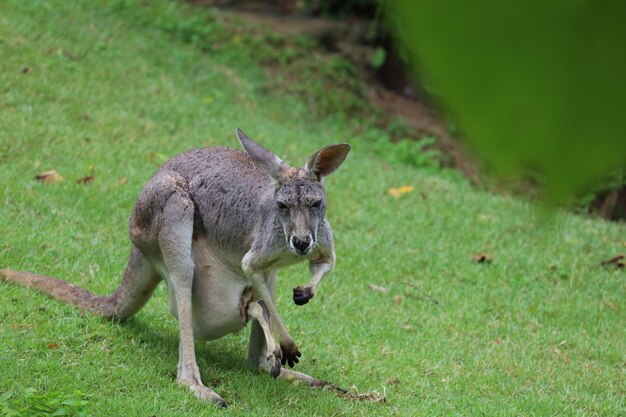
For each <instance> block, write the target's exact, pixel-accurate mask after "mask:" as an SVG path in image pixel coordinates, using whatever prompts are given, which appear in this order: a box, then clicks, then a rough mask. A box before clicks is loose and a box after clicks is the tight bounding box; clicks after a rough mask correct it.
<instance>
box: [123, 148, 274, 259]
mask: <svg viewBox="0 0 626 417" xmlns="http://www.w3.org/2000/svg"><path fill="white" fill-rule="evenodd" d="M172 174H173V175H176V176H177V177H179V178H180V180H181V182H182V184H181V186H183V187H185V188H186V189H187V190H188V192H189V195H190V196H191V199H192V201H193V205H194V207H193V209H194V234H195V235H197V236H202V237H203V238H205V239H208V240H209V241H210V243H212V244H213V245H215V246H216V247H217V248H218V249H220V250H222V251H224V250H226V251H229V252H231V253H233V254H237V255H243V254H245V253H246V252H247V251H248V249H249V248H250V244H251V241H252V236H251V235H252V233H253V232H254V231H255V228H256V227H257V223H258V222H259V220H260V219H263V218H265V217H267V216H266V215H265V214H264V210H265V207H266V201H267V200H268V199H270V198H272V196H273V192H274V186H273V184H272V181H271V178H270V177H269V176H268V175H267V173H266V172H265V171H263V170H262V169H261V168H259V167H258V165H257V164H255V163H254V160H253V159H252V158H251V157H250V155H248V154H247V153H245V152H242V151H239V150H235V149H231V148H228V147H208V148H201V149H193V150H190V151H187V152H185V153H182V154H180V155H178V156H176V157H174V158H173V159H171V160H170V161H168V162H167V163H165V164H164V165H163V166H162V167H161V168H160V169H159V170H158V171H157V172H156V173H155V175H154V176H153V178H152V179H151V180H150V181H149V182H148V184H146V186H145V187H144V189H143V191H142V192H141V193H140V195H139V198H138V202H137V206H136V209H135V213H134V214H135V215H137V216H138V217H143V215H145V214H147V215H148V216H152V214H151V211H150V210H146V209H145V203H144V202H143V200H144V198H143V195H146V196H149V195H150V196H152V198H154V188H155V187H158V182H159V180H160V179H161V177H163V176H166V175H172ZM166 198H167V195H165V196H163V199H166ZM146 221H148V219H146Z"/></svg>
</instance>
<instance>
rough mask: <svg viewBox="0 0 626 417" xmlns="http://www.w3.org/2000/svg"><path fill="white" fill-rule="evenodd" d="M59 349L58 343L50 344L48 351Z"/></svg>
mask: <svg viewBox="0 0 626 417" xmlns="http://www.w3.org/2000/svg"><path fill="white" fill-rule="evenodd" d="M58 347H59V345H57V344H56V343H48V349H56V348H58Z"/></svg>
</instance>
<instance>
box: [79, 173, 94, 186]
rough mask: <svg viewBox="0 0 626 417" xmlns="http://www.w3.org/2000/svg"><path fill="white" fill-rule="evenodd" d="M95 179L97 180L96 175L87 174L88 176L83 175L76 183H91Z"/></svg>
mask: <svg viewBox="0 0 626 417" xmlns="http://www.w3.org/2000/svg"><path fill="white" fill-rule="evenodd" d="M95 180H96V177H94V176H93V175H87V176H84V177H82V178H81V179H79V180H78V181H76V184H83V185H85V184H91V183H92V182H94V181H95Z"/></svg>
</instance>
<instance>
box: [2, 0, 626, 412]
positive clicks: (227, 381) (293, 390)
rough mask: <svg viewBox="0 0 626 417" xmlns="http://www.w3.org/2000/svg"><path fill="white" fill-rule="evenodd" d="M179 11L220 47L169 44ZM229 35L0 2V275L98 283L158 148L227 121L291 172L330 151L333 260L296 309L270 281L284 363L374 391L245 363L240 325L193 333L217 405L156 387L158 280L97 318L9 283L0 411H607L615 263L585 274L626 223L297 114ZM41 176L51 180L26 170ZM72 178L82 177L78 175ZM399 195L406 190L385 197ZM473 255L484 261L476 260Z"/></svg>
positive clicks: (606, 254)
mask: <svg viewBox="0 0 626 417" xmlns="http://www.w3.org/2000/svg"><path fill="white" fill-rule="evenodd" d="M159 10H166V11H169V12H168V13H165V14H164V13H162V11H161V12H159ZM178 13H180V15H179V14H178ZM189 13H195V14H197V16H196V18H197V19H198V20H197V22H205V23H204V24H205V25H206V27H207V28H206V31H207V33H209V34H210V33H213V32H211V30H214V32H215V33H216V34H217V35H216V40H215V42H216V46H217V47H216V48H206V47H205V46H206V45H205V44H203V43H202V42H201V40H197V38H193V36H190V37H189V39H185V37H184V36H179V35H180V34H181V33H187V32H185V31H183V30H181V29H180V28H181V27H183V26H184V25H183V23H184V22H185V21H184V20H180V19H182V18H181V17H180V16H183V17H184V16H189ZM141 16H143V17H145V18H144V19H142V18H140V17H141ZM154 16H157V17H158V16H161V17H162V18H163V19H165V18H164V17H163V16H170V17H169V18H170V19H171V20H169V21H168V20H165V21H163V20H158V19H156V18H154ZM151 19H152V20H151ZM177 19H178V20H177ZM203 19H206V20H203ZM176 25H178V26H176ZM194 25H196V26H193V30H191V33H192V34H193V33H196V32H197V29H198V27H200V26H202V25H201V23H194ZM229 25H231V23H229V22H226V21H222V20H221V17H220V15H219V14H215V13H214V12H207V13H200V12H190V11H189V9H188V8H186V7H181V6H180V5H171V4H169V3H167V4H165V6H164V3H161V2H158V1H156V0H145V1H143V2H138V3H134V2H121V1H117V2H107V1H104V0H102V1H95V2H86V1H84V2H64V1H54V2H43V1H37V2H35V1H32V2H20V1H17V0H15V1H5V2H2V3H0V178H1V181H0V187H1V190H2V191H1V192H2V194H1V200H0V219H1V221H0V236H1V239H0V268H4V267H10V268H13V269H20V270H30V271H35V272H39V273H44V274H48V275H52V276H57V277H60V278H64V279H68V280H70V281H72V282H74V283H77V284H79V285H82V286H85V287H86V288H89V289H90V290H93V291H95V292H98V293H102V294H105V293H110V292H111V291H113V290H114V289H115V288H116V286H117V285H118V282H119V279H120V276H121V273H122V271H123V268H124V266H125V260H126V257H127V255H128V253H129V250H130V244H129V241H128V238H127V231H126V227H127V220H128V216H129V214H130V210H131V208H132V205H133V203H134V199H135V197H136V195H137V193H138V192H139V190H140V189H141V187H142V185H143V184H144V183H145V182H146V180H147V179H148V178H149V177H150V175H151V174H152V173H153V172H154V171H155V170H156V168H157V166H158V165H159V164H160V163H162V162H163V161H164V160H166V159H167V158H169V157H171V156H173V155H175V154H177V153H179V152H182V151H184V150H186V149H189V148H193V147H199V146H207V145H230V146H235V147H236V146H238V144H237V141H236V139H235V136H234V130H235V127H241V128H242V129H244V131H246V132H247V133H248V134H250V136H251V137H253V138H255V139H257V140H258V141H259V142H261V143H262V144H264V145H266V146H267V147H269V148H270V149H273V150H274V151H276V152H277V153H278V154H279V155H281V156H284V157H285V158H286V159H287V160H288V161H291V162H293V163H294V164H295V163H303V162H304V161H305V159H306V157H308V156H309V155H310V154H311V153H313V152H314V151H315V150H316V149H317V148H318V147H320V146H322V145H324V144H328V143H332V142H343V141H346V142H350V143H351V144H352V145H353V153H352V155H351V156H350V157H349V159H348V160H347V161H346V163H345V164H344V166H343V167H342V168H341V169H340V170H339V171H338V172H337V173H336V174H333V176H332V177H330V178H329V179H328V180H327V188H328V194H329V200H330V206H329V214H328V216H329V218H330V220H331V222H332V223H333V228H334V231H335V235H336V236H335V238H336V246H337V256H338V262H337V268H336V270H335V272H334V273H333V274H331V275H330V276H328V277H327V278H326V280H325V282H323V283H322V285H321V287H320V290H319V294H318V296H317V297H316V298H315V299H314V300H312V302H311V303H309V304H308V305H306V306H304V307H297V306H295V305H294V304H293V302H292V301H291V295H290V293H291V288H293V287H294V286H296V285H297V284H301V283H304V282H307V281H308V272H307V270H306V268H305V267H304V266H298V267H294V268H290V269H288V270H286V271H284V272H283V273H282V274H281V275H280V279H279V285H278V305H279V308H280V310H281V312H282V314H283V316H284V319H285V322H286V323H287V326H288V327H289V329H290V330H291V333H292V335H293V336H294V338H295V339H296V342H297V343H298V344H299V347H300V349H301V351H302V353H303V358H302V361H301V363H300V364H299V365H298V369H300V370H301V371H303V372H306V373H309V374H312V375H314V376H317V377H319V378H322V379H326V380H330V381H333V382H335V383H337V384H338V385H340V386H343V387H347V388H350V387H353V388H354V389H358V390H359V392H371V391H376V392H379V393H381V394H382V393H385V394H386V396H387V402H386V403H384V404H382V403H370V402H352V401H349V400H346V399H343V398H339V397H336V396H335V395H333V394H332V393H329V392H323V391H319V390H311V389H308V388H307V387H303V386H296V385H293V384H291V383H288V382H286V381H275V380H273V379H272V378H271V377H270V376H267V375H259V374H257V373H256V372H253V371H251V370H249V369H248V368H247V367H246V365H245V357H246V348H247V331H243V332H241V333H240V334H237V335H233V336H229V337H226V338H224V339H222V340H219V341H215V342H210V343H205V342H200V343H198V344H197V346H196V350H197V355H198V358H199V365H200V369H201V373H202V377H203V379H204V382H205V383H206V384H207V385H209V386H211V387H212V388H213V389H215V391H216V392H218V393H219V394H221V395H222V396H223V397H224V398H225V399H226V400H227V401H229V402H230V403H231V406H230V408H228V409H227V410H215V409H213V408H212V407H211V406H208V405H207V404H204V403H202V402H200V401H199V400H197V399H196V398H195V397H194V396H193V395H192V394H190V393H189V392H188V391H187V390H185V389H182V388H180V387H179V386H178V385H177V384H176V382H175V370H176V363H177V360H178V358H177V352H178V349H177V347H178V340H177V325H176V321H175V320H174V319H173V318H172V317H170V316H169V314H168V312H167V308H166V303H167V294H166V290H165V287H164V286H161V287H159V289H158V290H157V291H156V294H155V296H154V298H153V299H152V300H151V301H150V302H149V303H148V305H147V306H146V307H145V308H144V309H143V310H142V311H141V312H140V313H139V314H137V315H136V316H135V317H134V318H133V319H131V320H130V321H129V322H127V323H124V324H117V323H112V322H108V321H106V320H103V319H100V318H97V317H93V316H91V315H89V314H85V313H83V312H80V311H78V310H77V309H75V308H73V307H71V306H67V305H63V304H60V303H57V302H55V301H53V300H51V299H49V298H47V297H46V296H43V295H41V294H38V293H36V292H34V291H31V290H28V289H25V288H21V287H17V286H13V285H6V284H0V398H5V397H8V396H6V395H5V396H4V397H2V393H5V394H6V392H9V391H10V392H12V393H13V394H12V397H11V398H10V399H8V400H7V401H8V404H9V406H11V407H13V408H20V407H25V406H28V404H29V403H28V399H27V397H28V395H30V394H29V393H31V392H32V391H30V390H29V389H30V388H35V389H36V390H38V392H39V393H42V395H44V398H48V400H46V401H51V402H52V401H53V400H54V401H56V400H57V399H63V398H67V399H76V398H82V399H84V400H86V401H88V403H87V404H86V406H85V409H86V410H87V411H88V412H89V413H91V415H94V416H119V415H128V416H142V417H146V416H151V415H156V416H182V415H212V414H218V415H294V416H295V415H319V416H330V415H346V414H348V415H351V414H354V415H363V414H367V415H411V416H412V415H442V416H448V415H466V416H477V415H486V416H500V415H502V416H518V415H528V416H546V415H605V416H617V415H624V414H625V413H626V404H625V400H624V398H625V394H626V388H625V369H624V361H625V359H624V353H625V352H626V342H625V341H626V334H625V331H624V327H625V323H626V320H625V318H626V317H625V314H624V293H625V289H626V285H625V280H624V277H625V275H624V272H623V271H618V270H614V269H611V268H603V267H600V266H599V264H600V262H601V261H602V260H604V259H607V258H610V257H612V256H614V255H615V254H617V253H619V252H624V251H626V228H625V227H624V225H623V224H609V223H605V222H603V221H600V220H595V219H588V218H585V217H580V216H575V215H572V214H568V213H560V212H559V213H546V212H544V211H542V210H539V209H537V208H534V207H532V206H531V205H529V204H528V203H525V202H524V201H522V200H519V199H515V198H512V197H506V196H494V195H492V194H489V193H486V192H481V191H477V190H474V189H472V188H471V187H470V186H469V185H468V184H467V183H465V182H464V181H462V180H459V179H458V178H456V177H455V176H453V175H449V173H447V172H439V173H433V171H432V169H429V170H426V171H425V170H421V169H418V168H416V167H415V166H413V165H410V164H402V163H400V162H398V161H396V160H398V159H402V158H398V156H397V155H396V156H394V157H393V158H385V157H384V155H382V154H384V149H381V145H380V143H381V142H380V141H377V142H376V145H375V146H374V147H373V146H372V145H371V142H372V141H373V138H374V137H375V136H377V135H382V133H380V132H377V131H375V130H372V129H369V128H367V126H369V124H368V122H367V120H365V121H362V120H359V119H358V118H355V117H353V118H352V120H348V119H350V118H349V117H317V116H311V115H310V107H309V105H308V104H307V103H306V102H305V101H302V100H300V99H299V98H300V97H301V96H299V95H293V94H281V93H280V91H279V92H276V91H275V92H273V93H272V94H269V95H268V94H266V88H265V87H266V86H267V85H268V81H267V80H266V78H265V76H264V73H263V70H262V68H261V67H260V66H259V65H258V63H257V61H255V57H254V47H253V46H254V45H252V46H251V42H250V43H248V42H241V41H233V40H232V39H231V37H230V35H229V33H231V32H230V31H231V30H233V29H232V27H229ZM172 27H173V28H174V29H172ZM164 28H165V29H164ZM167 28H169V29H168V30H166V29H167ZM176 28H178V29H176ZM207 36H209V35H207ZM242 36H243V35H242ZM192 38H193V39H196V40H195V41H194V40H193V39H192ZM244 39H246V38H245V37H244ZM314 113H315V112H314ZM346 120H348V121H346ZM359 125H362V126H365V127H366V128H365V129H363V128H360V129H355V127H358V126H359ZM355 132H361V133H355ZM390 146H392V145H390ZM394 152H395V153H397V151H396V148H393V149H392V148H390V150H389V153H390V154H393V153H394ZM418 160H420V159H419V158H418ZM394 161H396V162H394ZM48 169H55V170H57V171H58V172H59V173H60V174H61V175H62V176H63V177H64V181H63V182H60V183H55V184H44V183H41V182H37V181H35V180H34V175H35V174H36V173H38V172H41V171H45V170H48ZM89 174H92V175H94V176H95V181H94V182H93V183H91V184H88V185H78V184H77V183H76V181H77V180H78V179H80V178H81V177H83V176H85V175H89ZM123 177H124V178H126V179H127V182H126V183H124V184H122V183H120V179H121V178H123ZM403 185H411V186H413V187H414V188H415V190H414V191H413V192H411V193H408V194H405V195H404V196H403V197H402V198H400V199H395V198H393V197H391V196H389V195H388V193H387V190H388V189H389V188H391V187H398V186H403ZM478 252H486V253H488V254H490V255H491V256H493V262H492V263H491V264H478V263H475V262H473V261H472V255H473V254H475V253H478ZM406 283H409V284H411V285H407V284H406ZM368 284H376V285H379V286H383V287H386V288H388V289H389V291H388V292H386V293H381V292H374V291H371V290H370V289H369V288H368ZM416 287H417V288H419V290H418V289H416ZM422 292H423V293H425V294H427V295H428V296H429V297H432V299H434V300H436V301H437V302H438V304H435V303H433V302H432V301H429V298H428V297H424V295H423V294H422ZM396 295H398V296H400V302H399V303H397V302H396V301H394V296H396ZM77 392H82V393H84V394H85V396H82V394H81V395H79V396H78V397H77V395H78V394H76V393H77ZM46 395H47V397H46ZM1 402H2V401H0V403H1ZM0 410H2V404H0Z"/></svg>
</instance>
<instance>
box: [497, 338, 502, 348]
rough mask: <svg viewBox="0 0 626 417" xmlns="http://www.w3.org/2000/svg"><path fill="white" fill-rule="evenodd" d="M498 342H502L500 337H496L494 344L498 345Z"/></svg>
mask: <svg viewBox="0 0 626 417" xmlns="http://www.w3.org/2000/svg"><path fill="white" fill-rule="evenodd" d="M500 343H502V339H500V338H499V337H496V346H500Z"/></svg>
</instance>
